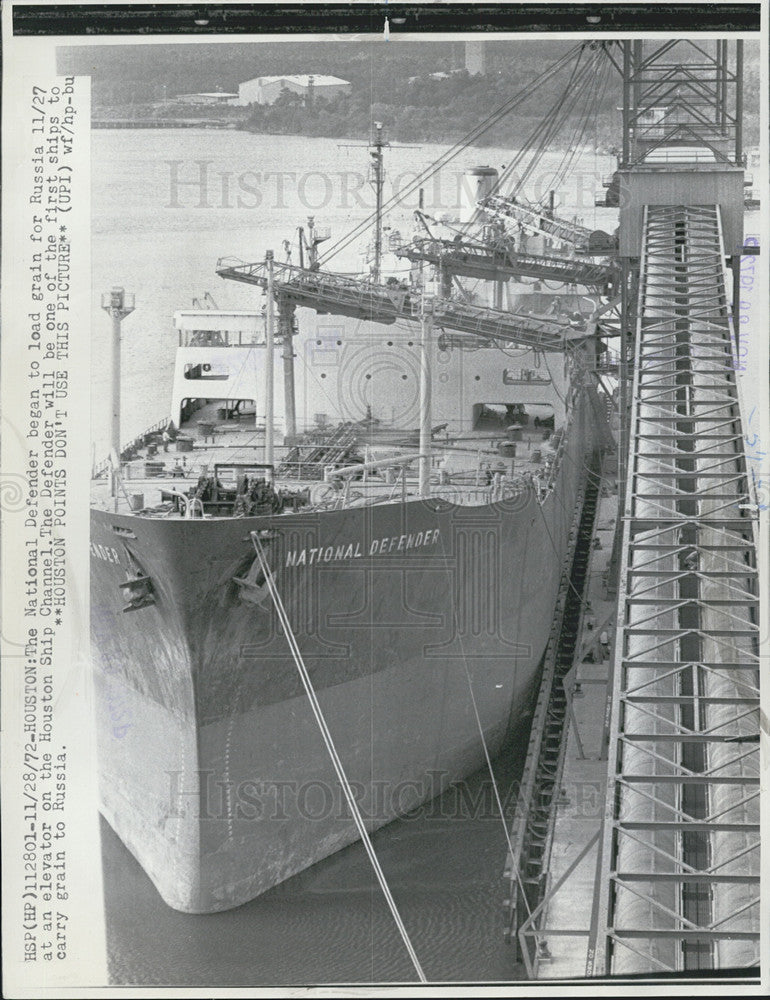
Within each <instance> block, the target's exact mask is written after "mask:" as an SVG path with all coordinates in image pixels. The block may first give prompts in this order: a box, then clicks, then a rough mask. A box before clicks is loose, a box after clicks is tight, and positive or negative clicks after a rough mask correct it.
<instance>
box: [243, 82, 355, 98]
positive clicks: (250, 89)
mask: <svg viewBox="0 0 770 1000" xmlns="http://www.w3.org/2000/svg"><path fill="white" fill-rule="evenodd" d="M352 87H353V85H352V84H351V83H349V82H348V81H347V80H340V78H339V77H338V76H313V75H309V76H307V75H300V76H257V77H255V78H254V79H253V80H246V82H245V83H242V84H240V86H239V87H238V104H241V105H247V104H273V103H274V101H275V100H276V99H277V97H278V96H279V94H280V93H281V91H282V90H284V89H286V90H290V91H291V92H292V93H294V94H299V95H300V97H302V98H307V95H308V91H309V90H310V89H311V88H312V89H313V91H314V93H315V96H316V97H320V98H323V99H324V100H328V99H329V98H330V97H336V96H337V94H349V93H350V91H351V90H352Z"/></svg>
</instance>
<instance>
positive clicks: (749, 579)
mask: <svg viewBox="0 0 770 1000" xmlns="http://www.w3.org/2000/svg"><path fill="white" fill-rule="evenodd" d="M723 262H724V248H723V245H722V235H721V225H720V213H719V208H718V207H714V206H710V207H709V206H707V207H697V206H688V207H652V206H648V207H647V208H646V209H645V215H644V242H643V256H642V261H641V274H640V285H639V299H638V309H637V320H636V330H637V336H636V344H635V357H634V371H633V394H632V400H633V402H632V410H631V423H630V441H629V450H628V483H627V489H626V495H625V509H624V532H623V549H622V562H621V575H620V582H619V595H618V597H619V604H618V628H617V633H616V639H615V657H614V679H613V709H612V712H613V715H612V720H611V726H610V733H611V738H610V746H609V753H608V767H609V771H608V785H607V792H606V810H605V818H604V830H603V836H602V842H601V845H600V850H601V855H600V872H601V876H602V877H600V878H598V879H597V898H596V900H595V906H594V919H593V925H592V929H591V937H590V943H589V952H588V953H589V965H588V970H587V971H588V974H596V975H613V974H615V975H617V974H629V973H651V972H652V973H654V972H656V971H660V970H664V971H680V970H687V969H707V968H715V969H726V968H748V967H752V966H756V965H757V964H758V962H759V843H760V834H759V645H758V638H759V637H758V605H757V576H756V563H755V515H754V511H755V510H756V506H755V505H754V504H753V500H754V497H753V493H752V483H751V481H750V478H749V476H748V475H747V465H746V459H745V455H744V452H743V433H742V429H741V421H740V408H739V399H738V389H737V385H736V378H735V362H734V346H733V342H732V336H731V334H732V329H731V322H730V315H729V306H728V300H727V296H726V284H725V274H724V264H723Z"/></svg>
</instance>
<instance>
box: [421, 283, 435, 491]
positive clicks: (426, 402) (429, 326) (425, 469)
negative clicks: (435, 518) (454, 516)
mask: <svg viewBox="0 0 770 1000" xmlns="http://www.w3.org/2000/svg"><path fill="white" fill-rule="evenodd" d="M432 335H433V297H432V296H429V295H426V294H425V292H423V293H422V298H421V301H420V457H419V459H418V462H419V470H420V479H419V494H420V496H421V497H427V496H430V467H431V423H432V420H431V350H432V347H433V345H432V340H433V336H432Z"/></svg>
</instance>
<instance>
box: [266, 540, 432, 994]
mask: <svg viewBox="0 0 770 1000" xmlns="http://www.w3.org/2000/svg"><path fill="white" fill-rule="evenodd" d="M251 540H252V543H253V545H254V549H255V551H256V553H257V558H258V559H259V562H260V566H261V567H262V572H263V573H264V574H265V582H266V583H267V588H268V590H269V591H270V596H271V597H272V599H273V604H274V605H275V610H276V612H277V613H278V618H279V620H280V622H281V625H282V626H283V630H284V634H285V635H286V640H287V642H288V644H289V649H290V651H291V655H292V657H293V658H294V662H295V664H296V666H297V670H298V671H299V676H300V679H301V680H302V684H303V687H304V688H305V692H306V694H307V696H308V698H309V700H310V707H311V708H312V709H313V715H314V716H315V719H316V722H317V723H318V728H319V729H320V730H321V736H322V737H323V741H324V743H325V744H326V749H327V750H328V751H329V756H330V757H331V761H332V764H333V766H334V770H335V772H336V774H337V780H338V781H339V783H340V786H341V787H342V791H343V792H344V793H345V798H346V799H347V802H348V806H349V807H350V811H351V813H352V815H353V821H354V822H355V824H356V828H357V829H358V832H359V834H360V836H361V840H362V841H363V845H364V848H365V850H366V853H367V855H368V856H369V861H370V862H371V864H372V868H373V869H374V873H375V875H376V876H377V881H378V882H379V883H380V888H381V889H382V892H383V895H384V896H385V900H386V901H387V904H388V906H389V908H390V912H391V914H392V915H393V920H394V921H395V923H396V927H397V928H398V931H399V934H400V935H401V938H402V940H403V942H404V945H405V947H406V950H407V951H408V952H409V957H410V958H411V960H412V965H413V966H414V968H415V971H416V972H417V975H418V977H419V979H420V982H422V983H427V981H428V980H427V978H426V976H425V973H424V972H423V970H422V966H421V965H420V961H419V959H418V958H417V953H416V952H415V950H414V946H413V945H412V942H411V940H410V938H409V934H408V933H407V930H406V927H405V926H404V922H403V920H402V919H401V915H400V913H399V912H398V907H397V906H396V901H395V900H394V899H393V896H392V894H391V891H390V888H389V886H388V883H387V881H386V879H385V873H384V872H383V870H382V868H381V867H380V863H379V861H378V860H377V855H376V854H375V853H374V848H373V847H372V842H371V839H370V838H369V832H368V830H367V829H366V826H365V825H364V820H363V817H362V816H361V812H360V810H359V808H358V803H357V802H356V798H355V795H354V794H353V789H352V788H351V786H350V782H349V781H348V778H347V775H346V774H345V769H344V767H343V766H342V761H341V760H340V757H339V754H338V753H337V748H336V747H335V745H334V740H333V739H332V735H331V733H330V732H329V728H328V726H327V725H326V719H325V718H324V715H323V711H322V710H321V706H320V704H319V702H318V697H317V696H316V693H315V688H314V687H313V682H312V681H311V679H310V674H309V673H308V670H307V667H306V666H305V661H304V659H303V657H302V653H301V652H300V649H299V646H298V645H297V640H296V638H295V636H294V631H293V630H292V627H291V623H290V622H289V616H288V615H287V613H286V608H285V607H284V604H283V600H282V599H281V595H280V594H279V593H278V587H277V586H276V583H275V578H274V577H273V572H272V570H271V569H270V566H269V564H268V561H267V557H266V555H265V550H264V549H263V547H262V541H261V539H260V537H259V533H258V532H256V531H252V532H251Z"/></svg>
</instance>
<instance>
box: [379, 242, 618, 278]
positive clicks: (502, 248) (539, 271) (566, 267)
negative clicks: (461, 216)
mask: <svg viewBox="0 0 770 1000" xmlns="http://www.w3.org/2000/svg"><path fill="white" fill-rule="evenodd" d="M499 243H500V245H499V246H491V245H488V244H480V243H478V242H474V241H473V240H471V239H467V240H462V241H461V242H458V241H457V240H442V239H435V238H430V239H425V238H424V237H423V238H421V239H415V240H413V241H412V243H409V244H407V245H406V246H402V247H398V249H397V250H396V255H397V256H398V257H406V258H407V259H408V260H411V261H426V262H427V263H429V264H434V265H436V266H437V267H445V268H447V269H448V270H449V271H451V272H452V273H453V274H461V275H464V276H466V277H469V278H483V279H487V280H490V281H507V280H508V278H515V277H521V276H523V277H530V278H545V279H549V280H553V281H563V282H565V284H577V283H579V284H582V285H587V286H589V287H592V286H598V287H601V286H603V285H606V284H609V283H611V282H612V281H613V280H614V279H615V276H616V274H615V268H613V267H611V266H609V265H606V264H594V263H593V262H591V261H587V260H582V259H580V258H577V257H558V256H556V255H554V254H552V255H550V256H545V255H537V254H526V253H519V252H518V251H516V250H514V249H513V243H512V241H511V240H505V239H504V238H502V239H500V241H499Z"/></svg>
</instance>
